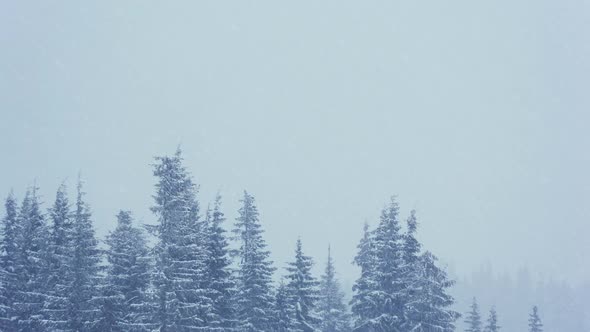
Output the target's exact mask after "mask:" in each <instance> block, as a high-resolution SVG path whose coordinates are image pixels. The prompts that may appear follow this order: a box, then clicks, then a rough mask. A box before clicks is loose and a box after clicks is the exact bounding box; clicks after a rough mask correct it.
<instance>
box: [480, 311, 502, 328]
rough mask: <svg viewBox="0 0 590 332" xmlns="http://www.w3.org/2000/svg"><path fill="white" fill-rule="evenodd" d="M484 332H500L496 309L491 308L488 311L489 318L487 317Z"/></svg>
mask: <svg viewBox="0 0 590 332" xmlns="http://www.w3.org/2000/svg"><path fill="white" fill-rule="evenodd" d="M484 331H485V332H498V331H500V326H499V325H498V314H497V313H496V308H494V307H492V309H490V316H489V317H488V321H487V324H486V327H485V328H484Z"/></svg>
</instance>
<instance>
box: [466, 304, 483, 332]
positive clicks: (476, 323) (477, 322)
mask: <svg viewBox="0 0 590 332" xmlns="http://www.w3.org/2000/svg"><path fill="white" fill-rule="evenodd" d="M465 324H467V328H466V329H465V332H482V330H481V326H482V322H481V316H480V314H479V306H478V305H477V300H476V299H475V298H473V303H472V304H471V311H469V312H468V313H467V317H465Z"/></svg>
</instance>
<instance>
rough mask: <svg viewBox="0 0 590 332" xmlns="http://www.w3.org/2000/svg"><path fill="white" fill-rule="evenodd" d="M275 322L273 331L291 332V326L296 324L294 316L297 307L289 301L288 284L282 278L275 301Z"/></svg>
mask: <svg viewBox="0 0 590 332" xmlns="http://www.w3.org/2000/svg"><path fill="white" fill-rule="evenodd" d="M274 315H275V316H274V324H273V327H272V331H276V332H289V331H291V330H290V329H291V327H292V326H294V325H295V322H294V321H293V317H294V316H295V308H293V306H292V305H291V303H290V301H289V291H288V289H287V285H285V282H284V281H283V280H282V279H281V282H280V284H279V287H277V291H276V295H275V301H274Z"/></svg>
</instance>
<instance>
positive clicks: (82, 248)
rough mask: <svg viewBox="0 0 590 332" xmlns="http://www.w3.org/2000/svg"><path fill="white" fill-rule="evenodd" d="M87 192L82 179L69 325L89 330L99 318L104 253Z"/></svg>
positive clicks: (75, 219)
mask: <svg viewBox="0 0 590 332" xmlns="http://www.w3.org/2000/svg"><path fill="white" fill-rule="evenodd" d="M85 194H86V193H85V192H84V191H83V188H82V181H81V180H80V179H79V180H78V186H77V197H76V207H75V211H74V215H73V228H72V239H71V241H72V242H71V245H72V257H71V259H70V271H69V273H70V275H71V280H70V282H71V284H70V287H69V289H68V301H69V303H68V304H69V308H68V316H67V317H68V324H67V325H68V328H69V329H70V330H74V331H88V330H90V329H92V328H93V326H94V324H95V322H96V319H97V317H98V313H99V311H98V308H97V307H96V306H95V305H94V303H93V300H94V299H95V296H96V295H98V294H97V292H96V289H97V286H98V277H99V263H100V261H101V253H100V250H99V249H98V241H97V240H96V238H95V235H94V228H93V226H92V220H91V217H92V215H91V212H90V207H89V205H88V203H86V201H84V195H85Z"/></svg>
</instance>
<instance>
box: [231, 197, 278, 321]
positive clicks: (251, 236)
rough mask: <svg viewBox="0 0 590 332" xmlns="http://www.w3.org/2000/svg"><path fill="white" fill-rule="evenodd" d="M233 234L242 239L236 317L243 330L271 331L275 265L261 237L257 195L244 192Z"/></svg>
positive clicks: (239, 253)
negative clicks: (273, 265) (272, 281)
mask: <svg viewBox="0 0 590 332" xmlns="http://www.w3.org/2000/svg"><path fill="white" fill-rule="evenodd" d="M241 203H242V207H241V208H240V209H239V211H238V212H239V217H238V218H237V219H236V223H235V229H234V233H235V234H236V235H237V238H238V239H239V240H240V247H239V249H238V251H237V254H238V256H239V258H240V262H239V270H238V280H239V285H238V294H237V302H238V303H237V307H238V308H237V319H238V329H240V330H241V331H268V330H269V329H270V328H271V326H272V323H273V321H272V320H273V305H272V300H273V297H272V295H271V279H272V274H273V271H274V268H273V267H272V261H270V259H269V256H270V252H269V251H268V250H267V245H266V241H264V239H263V238H262V234H263V230H262V226H261V225H260V221H259V220H258V209H257V207H256V204H255V202H254V197H253V196H252V195H250V194H248V192H246V191H244V198H243V199H242V200H241Z"/></svg>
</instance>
